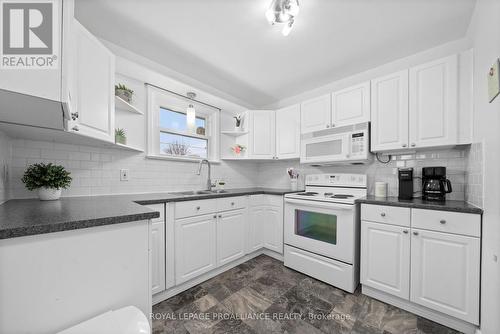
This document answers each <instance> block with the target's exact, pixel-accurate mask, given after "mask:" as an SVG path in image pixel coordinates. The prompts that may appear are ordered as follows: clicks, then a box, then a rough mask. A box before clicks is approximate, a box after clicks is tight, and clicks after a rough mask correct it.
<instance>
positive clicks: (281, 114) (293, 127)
mask: <svg viewBox="0 0 500 334" xmlns="http://www.w3.org/2000/svg"><path fill="white" fill-rule="evenodd" d="M276 156H277V157H278V159H298V158H300V105H298V104H296V105H294V106H291V107H287V108H283V109H278V110H276Z"/></svg>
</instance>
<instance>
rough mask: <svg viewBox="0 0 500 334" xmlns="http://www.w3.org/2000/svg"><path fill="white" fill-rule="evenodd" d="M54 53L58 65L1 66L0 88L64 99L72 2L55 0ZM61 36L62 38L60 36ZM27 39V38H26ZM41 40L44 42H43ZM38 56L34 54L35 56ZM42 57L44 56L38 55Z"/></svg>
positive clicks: (57, 99)
mask: <svg viewBox="0 0 500 334" xmlns="http://www.w3.org/2000/svg"><path fill="white" fill-rule="evenodd" d="M53 14H54V18H53V21H54V29H55V33H54V37H55V40H54V41H53V53H54V55H55V56H57V57H58V59H57V66H55V67H54V68H50V69H49V68H47V69H46V68H43V69H36V70H35V69H0V89H5V90H9V91H13V92H17V93H22V94H27V95H31V96H36V97H41V98H44V99H49V100H53V101H62V102H67V101H66V100H65V99H66V94H65V90H66V87H65V85H64V84H65V76H66V73H65V71H66V69H67V67H66V62H67V60H68V59H69V58H68V54H67V51H68V50H69V49H68V45H67V44H66V41H68V40H69V39H68V34H71V32H70V31H71V30H70V28H71V20H72V19H73V1H72V0H64V1H62V0H59V1H55V2H54V13H53ZM61 37H62V38H61ZM25 40H27V38H25ZM42 42H43V41H42ZM35 56H37V55H35ZM41 56H42V57H43V56H44V55H41ZM43 58H45V57H43Z"/></svg>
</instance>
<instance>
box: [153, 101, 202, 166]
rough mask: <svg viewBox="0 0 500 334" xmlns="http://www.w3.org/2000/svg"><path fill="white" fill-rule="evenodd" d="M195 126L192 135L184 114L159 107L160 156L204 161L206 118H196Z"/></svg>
mask: <svg viewBox="0 0 500 334" xmlns="http://www.w3.org/2000/svg"><path fill="white" fill-rule="evenodd" d="M195 124H196V126H195V128H196V131H195V133H192V132H191V131H189V128H188V124H187V116H186V114H185V113H183V112H179V111H174V110H170V109H168V108H164V107H160V124H159V128H160V154H165V155H172V156H183V157H192V158H203V159H206V158H207V157H208V140H209V139H208V136H207V121H206V118H204V117H201V116H197V117H196V122H195Z"/></svg>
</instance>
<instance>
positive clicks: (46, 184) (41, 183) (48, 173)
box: [21, 163, 72, 201]
mask: <svg viewBox="0 0 500 334" xmlns="http://www.w3.org/2000/svg"><path fill="white" fill-rule="evenodd" d="M70 174H71V173H70V172H68V171H67V170H66V169H65V168H64V167H63V166H59V165H53V164H51V163H49V164H44V163H39V164H33V165H30V166H28V168H26V170H25V171H24V176H23V178H22V179H21V181H22V182H23V183H24V184H25V185H26V188H28V190H31V191H33V190H38V197H39V198H40V200H42V201H50V200H56V199H59V197H61V190H62V189H66V188H68V187H69V185H70V184H71V180H72V179H71V176H70Z"/></svg>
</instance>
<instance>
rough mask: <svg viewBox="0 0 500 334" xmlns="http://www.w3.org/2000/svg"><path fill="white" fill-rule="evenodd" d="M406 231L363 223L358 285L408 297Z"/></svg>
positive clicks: (407, 230) (407, 239)
mask: <svg viewBox="0 0 500 334" xmlns="http://www.w3.org/2000/svg"><path fill="white" fill-rule="evenodd" d="M409 230H410V228H409V227H401V226H394V225H389V224H379V223H372V222H368V221H363V223H362V226H361V240H363V242H362V243H361V283H362V284H364V285H366V286H370V287H372V288H375V289H378V290H381V291H384V292H387V293H389V294H391V295H395V296H398V297H400V298H404V299H408V298H409V297H410V233H409Z"/></svg>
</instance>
